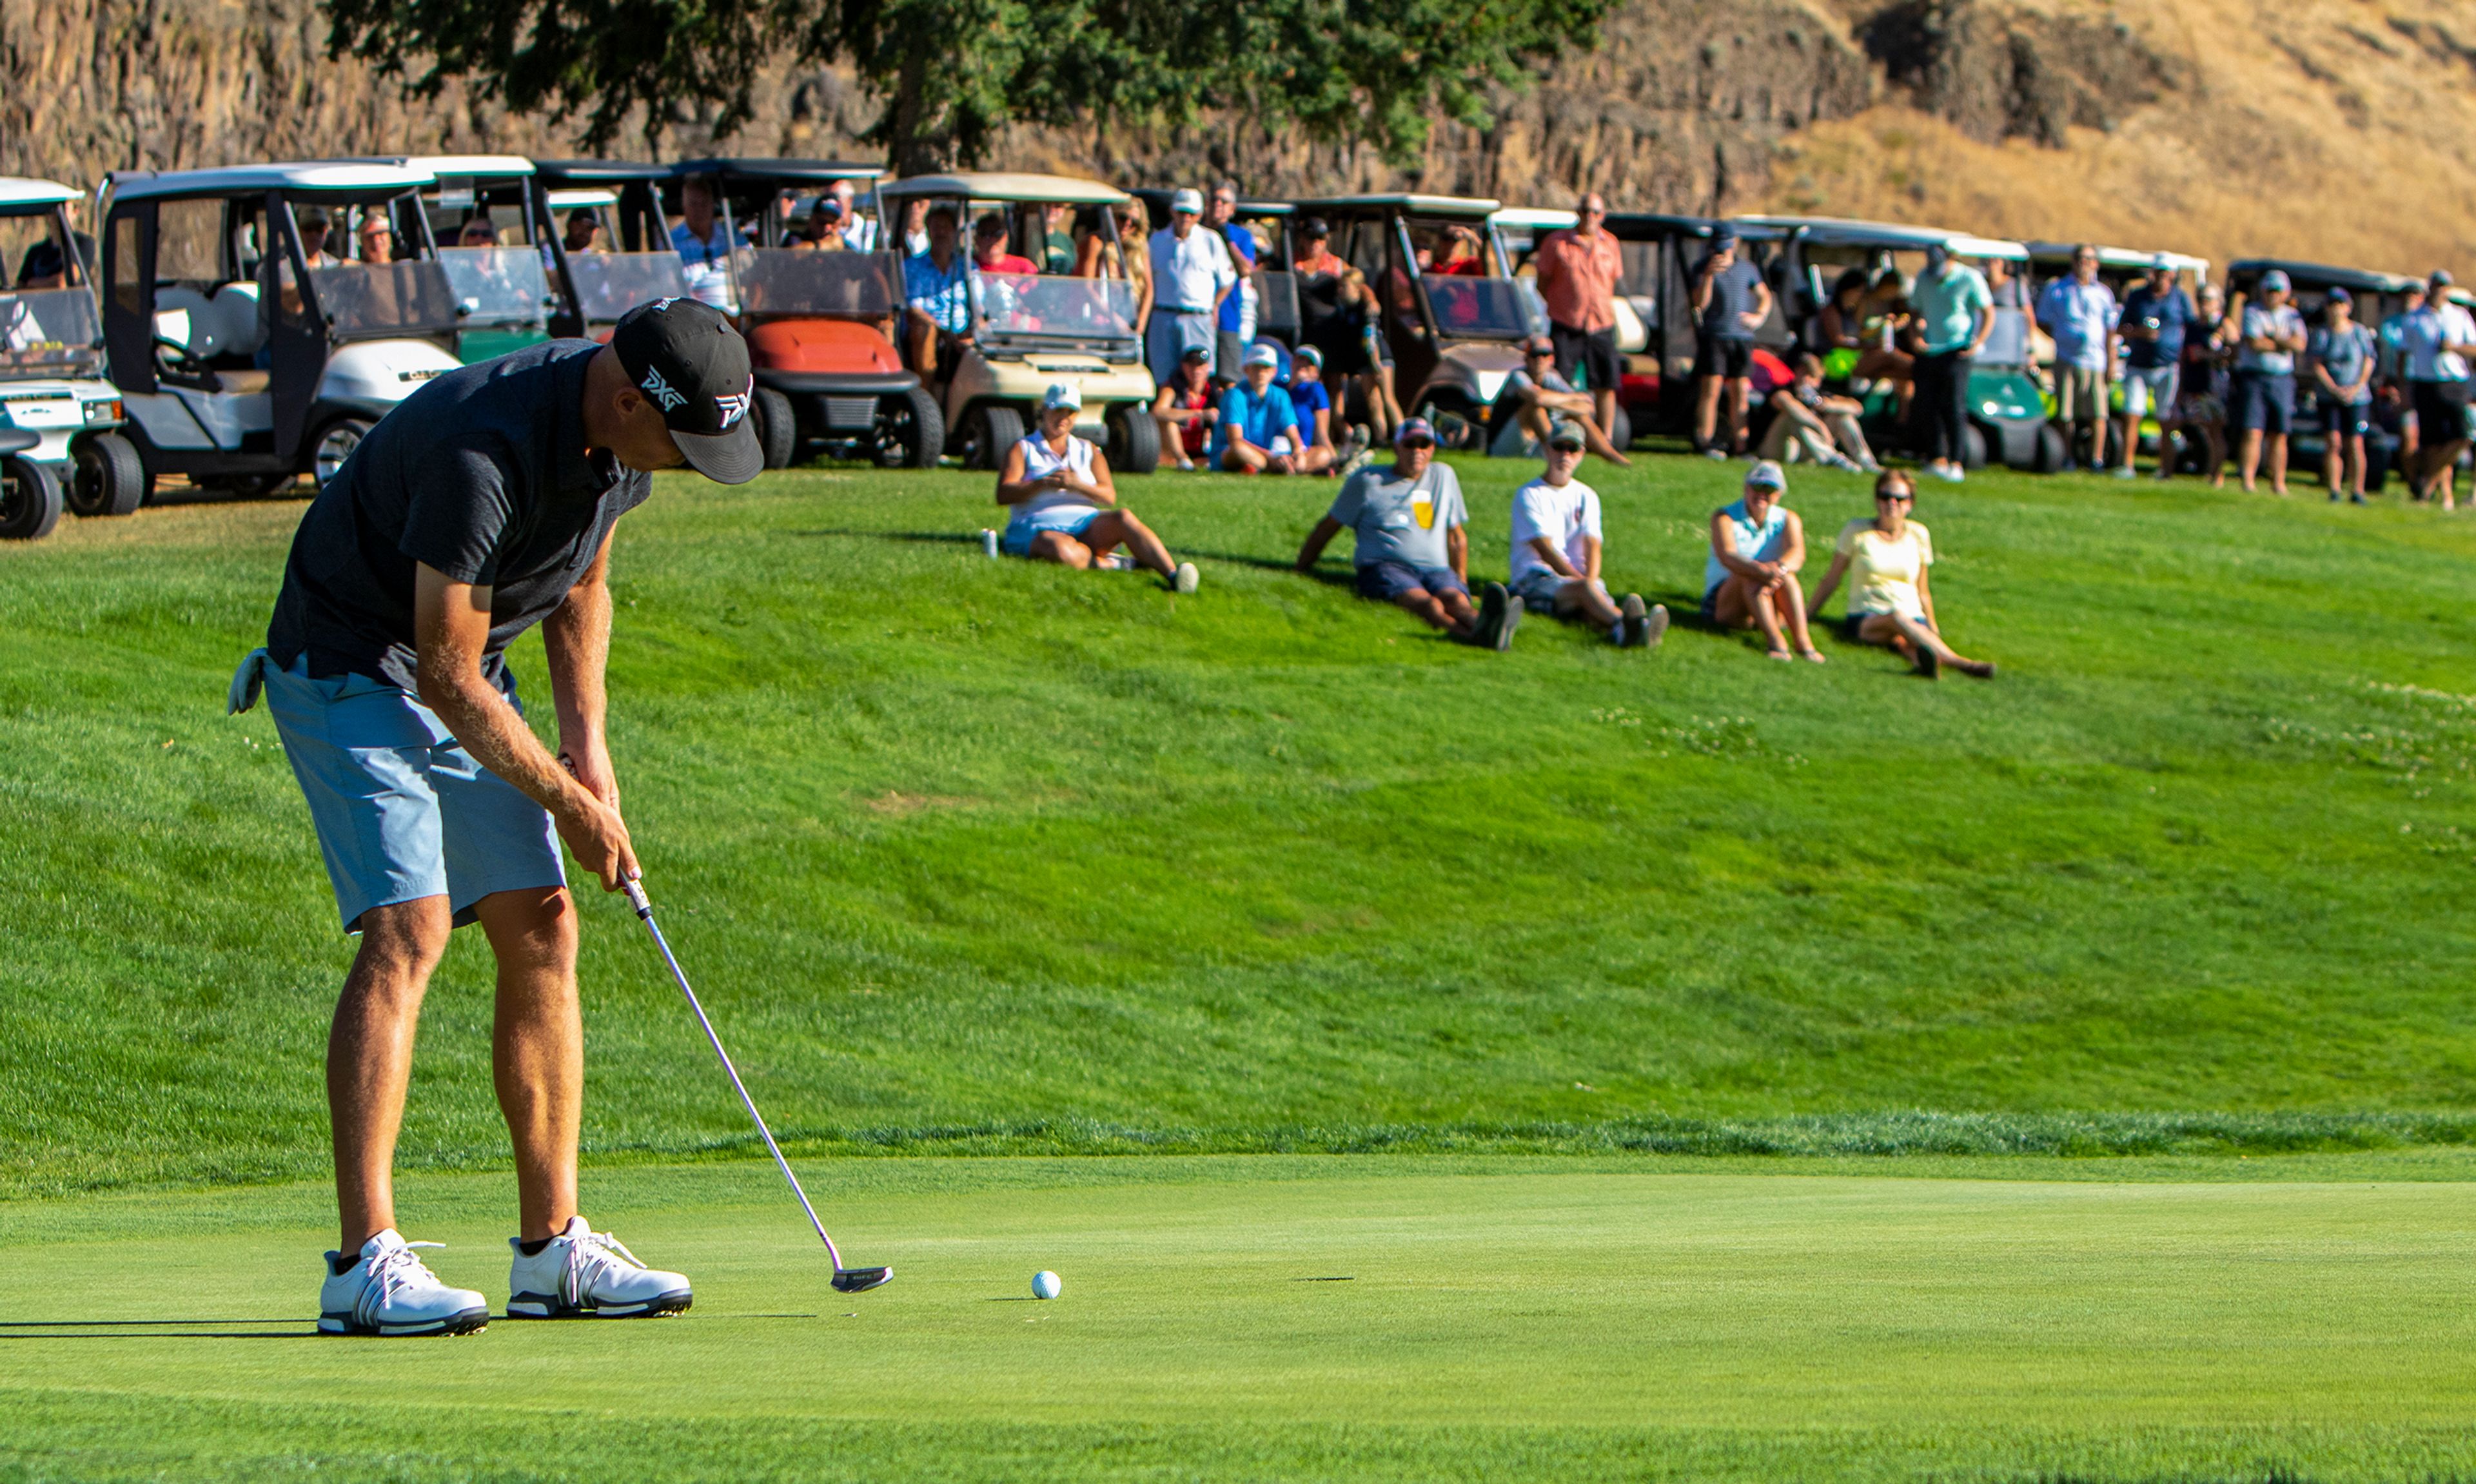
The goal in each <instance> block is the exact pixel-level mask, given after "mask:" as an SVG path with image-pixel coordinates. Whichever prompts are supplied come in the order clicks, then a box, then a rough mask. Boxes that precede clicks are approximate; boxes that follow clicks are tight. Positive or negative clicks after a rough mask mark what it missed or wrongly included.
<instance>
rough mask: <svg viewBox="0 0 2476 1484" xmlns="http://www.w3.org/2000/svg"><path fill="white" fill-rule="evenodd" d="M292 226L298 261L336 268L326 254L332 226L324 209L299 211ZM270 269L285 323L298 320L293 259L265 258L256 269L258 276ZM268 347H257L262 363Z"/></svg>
mask: <svg viewBox="0 0 2476 1484" xmlns="http://www.w3.org/2000/svg"><path fill="white" fill-rule="evenodd" d="M292 225H293V228H294V230H296V231H298V232H299V233H300V234H301V260H302V262H303V264H304V265H305V266H307V267H309V268H332V267H334V266H335V260H334V258H332V257H330V256H329V255H328V252H327V233H328V231H329V230H330V228H331V227H332V225H333V223H332V222H331V221H330V220H329V218H328V216H327V212H326V210H325V209H324V208H322V207H314V206H306V207H303V208H301V209H300V210H296V211H294V212H293V213H292ZM269 265H272V266H273V268H274V271H275V297H276V302H277V303H278V304H279V305H281V306H282V307H283V311H284V314H285V317H286V318H287V319H295V320H297V319H299V318H300V317H301V314H302V304H301V284H300V281H299V280H297V279H296V278H294V277H293V274H292V255H291V254H289V253H282V252H274V253H269V254H267V255H266V258H265V260H264V261H263V262H261V264H260V267H259V272H260V273H261V274H263V273H265V272H266V271H267V267H268V266H269ZM261 302H262V301H261ZM261 312H263V311H261ZM270 349H271V347H268V346H263V345H262V346H260V347H259V359H261V360H263V359H266V357H267V355H268V352H269V350H270Z"/></svg>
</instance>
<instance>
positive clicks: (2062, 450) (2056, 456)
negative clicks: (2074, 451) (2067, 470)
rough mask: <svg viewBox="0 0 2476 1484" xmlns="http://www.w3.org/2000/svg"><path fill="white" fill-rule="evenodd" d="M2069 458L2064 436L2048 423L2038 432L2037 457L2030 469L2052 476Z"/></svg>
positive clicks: (2069, 452)
mask: <svg viewBox="0 0 2476 1484" xmlns="http://www.w3.org/2000/svg"><path fill="white" fill-rule="evenodd" d="M2070 457H2071V451H2070V450H2069V449H2067V448H2066V447H2065V446H2064V435H2063V434H2062V433H2057V432H2056V431H2055V425H2054V424H2052V423H2048V424H2046V425H2045V426H2044V427H2043V428H2041V429H2039V430H2038V457H2037V460H2036V461H2035V462H2034V463H2032V464H2031V465H2030V467H2031V468H2033V469H2035V470H2037V471H2038V472H2039V473H2040V474H2053V473H2055V472H2057V471H2058V470H2060V469H2062V468H2063V466H2064V461H2065V460H2066V459H2067V458H2070Z"/></svg>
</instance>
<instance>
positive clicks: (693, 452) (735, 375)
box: [610, 299, 765, 484]
mask: <svg viewBox="0 0 2476 1484" xmlns="http://www.w3.org/2000/svg"><path fill="white" fill-rule="evenodd" d="M610 348H611V349H612V350H614V351H617V352H618V353H619V364H620V366H621V368H622V369H624V370H625V371H626V372H627V373H628V381H629V383H631V384H632V385H633V386H635V388H636V389H637V390H638V391H641V392H643V393H644V394H645V396H646V398H647V399H648V400H649V401H651V402H652V403H653V404H654V406H656V407H657V408H661V409H662V421H663V423H665V424H666V425H668V426H669V428H670V430H671V440H672V441H673V442H675V443H677V444H679V446H680V453H681V455H682V456H684V457H685V458H686V459H687V461H688V467H689V468H691V469H694V470H695V471H696V472H697V473H699V474H702V475H704V476H705V477H706V479H709V480H712V481H713V482H716V483H719V484H745V483H747V482H749V481H750V480H753V479H755V478H756V476H757V475H758V474H760V473H762V472H763V471H764V468H765V449H764V446H763V445H762V444H760V443H758V442H757V441H756V430H755V429H754V428H752V427H750V426H749V424H748V408H749V404H750V403H752V402H753V401H755V397H756V378H755V374H754V373H753V372H751V371H750V370H749V368H748V342H747V341H746V340H743V339H741V338H740V337H739V332H738V331H736V330H733V329H731V328H730V321H729V320H727V319H725V318H723V317H722V311H721V310H719V309H715V308H714V307H713V306H711V305H709V304H704V303H700V302H699V301H697V300H694V299H656V300H655V301H654V302H653V303H651V304H640V305H638V306H637V307H636V308H634V309H630V310H629V311H628V312H627V313H625V314H623V315H621V316H619V324H618V327H617V328H616V329H614V330H613V331H611V333H610Z"/></svg>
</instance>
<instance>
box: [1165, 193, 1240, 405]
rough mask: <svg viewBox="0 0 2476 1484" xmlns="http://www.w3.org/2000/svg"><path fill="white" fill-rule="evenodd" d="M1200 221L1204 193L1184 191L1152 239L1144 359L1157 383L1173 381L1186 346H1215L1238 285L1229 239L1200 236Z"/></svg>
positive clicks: (1212, 234) (1213, 234)
mask: <svg viewBox="0 0 2476 1484" xmlns="http://www.w3.org/2000/svg"><path fill="white" fill-rule="evenodd" d="M1202 216H1203V193H1202V192H1201V191H1199V190H1197V189H1195V188H1194V187H1193V186H1180V187H1179V188H1178V189H1177V191H1176V194H1174V195H1172V196H1171V197H1170V200H1169V225H1168V226H1166V227H1163V228H1162V229H1161V230H1160V231H1158V232H1155V233H1153V234H1152V240H1151V260H1152V316H1151V327H1150V333H1149V334H1147V335H1146V336H1145V340H1144V352H1145V354H1144V359H1145V360H1146V361H1148V362H1149V363H1150V364H1151V373H1152V380H1153V381H1155V382H1166V381H1168V380H1169V379H1170V377H1171V376H1172V375H1173V374H1174V373H1175V372H1176V370H1177V363H1178V359H1179V358H1180V357H1182V356H1184V355H1185V354H1186V348H1187V347H1188V346H1190V345H1201V346H1206V347H1209V346H1211V345H1212V344H1213V343H1214V338H1215V334H1216V332H1215V329H1214V327H1215V325H1216V323H1217V322H1218V320H1219V317H1220V314H1221V306H1222V305H1223V304H1224V303H1225V302H1226V301H1227V299H1228V297H1229V294H1230V291H1231V290H1232V289H1234V288H1235V287H1237V284H1238V269H1237V267H1236V266H1235V265H1234V264H1232V263H1231V262H1230V260H1229V240H1228V238H1226V237H1224V236H1223V235H1221V234H1219V233H1217V232H1198V231H1197V230H1196V228H1197V226H1198V225H1199V224H1200V223H1201V219H1202Z"/></svg>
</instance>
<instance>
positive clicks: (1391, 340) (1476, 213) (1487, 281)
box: [1297, 194, 1530, 448]
mask: <svg viewBox="0 0 2476 1484" xmlns="http://www.w3.org/2000/svg"><path fill="white" fill-rule="evenodd" d="M1297 207H1298V212H1299V214H1300V216H1320V217H1323V218H1324V220H1325V224H1326V225H1328V226H1329V227H1330V228H1331V229H1332V244H1331V247H1332V252H1333V253H1334V254H1335V255H1336V256H1337V257H1340V258H1342V259H1344V260H1347V261H1349V263H1350V265H1351V266H1353V267H1355V268H1357V269H1358V271H1359V272H1360V273H1362V274H1364V275H1365V276H1366V279H1367V282H1368V284H1371V285H1372V286H1374V289H1375V292H1376V297H1377V298H1378V300H1379V301H1380V303H1381V309H1380V311H1379V312H1380V320H1379V328H1380V331H1381V333H1382V334H1383V336H1384V344H1385V346H1386V348H1387V349H1388V350H1390V351H1391V353H1392V356H1393V360H1394V386H1395V388H1396V390H1397V392H1398V393H1399V397H1400V401H1401V406H1402V407H1403V408H1405V409H1407V410H1409V411H1411V412H1414V413H1416V414H1419V415H1421V416H1424V417H1426V418H1427V419H1428V420H1429V421H1430V422H1433V423H1435V425H1436V437H1437V441H1438V442H1439V443H1442V444H1444V445H1445V446H1447V447H1452V448H1470V447H1475V446H1478V445H1479V444H1480V443H1481V441H1482V440H1483V439H1484V437H1485V429H1486V426H1487V417H1488V409H1489V408H1491V407H1492V406H1493V405H1494V404H1495V402H1496V394H1497V393H1498V391H1499V390H1501V389H1502V388H1503V386H1504V379H1505V378H1506V377H1507V376H1509V375H1511V374H1512V373H1513V372H1514V371H1515V370H1517V369H1519V368H1520V366H1521V364H1522V351H1521V346H1520V342H1521V341H1522V340H1523V338H1524V337H1526V336H1527V335H1528V334H1530V305H1529V301H1528V300H1527V299H1526V298H1525V297H1524V296H1523V289H1522V287H1521V286H1520V285H1519V284H1516V283H1515V281H1514V278H1513V275H1512V273H1511V271H1510V269H1511V263H1512V260H1511V258H1510V256H1509V255H1508V254H1507V253H1506V251H1505V248H1504V243H1503V240H1502V239H1501V238H1500V237H1499V236H1498V235H1497V231H1496V229H1495V227H1494V226H1493V225H1491V224H1490V222H1489V221H1488V218H1489V217H1490V216H1492V215H1493V214H1495V212H1496V211H1497V210H1499V204H1498V203H1497V202H1494V201H1486V200H1478V199H1473V198H1467V197H1460V196H1424V195H1412V194H1385V195H1365V196H1330V197H1326V198H1325V199H1323V200H1320V201H1301V202H1299V203H1298V204H1297ZM1455 245H1461V246H1464V247H1468V248H1473V249H1474V250H1475V251H1474V253H1473V256H1469V257H1465V258H1462V259H1461V260H1460V261H1461V262H1463V263H1466V264H1469V265H1470V266H1469V267H1467V268H1466V269H1463V270H1461V271H1450V272H1443V271H1433V269H1434V264H1435V260H1436V258H1437V255H1438V254H1440V253H1446V252H1448V251H1449V250H1450V249H1451V248H1452V247H1454V246H1455Z"/></svg>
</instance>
